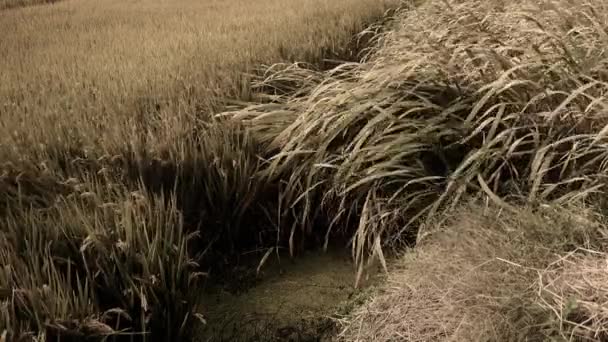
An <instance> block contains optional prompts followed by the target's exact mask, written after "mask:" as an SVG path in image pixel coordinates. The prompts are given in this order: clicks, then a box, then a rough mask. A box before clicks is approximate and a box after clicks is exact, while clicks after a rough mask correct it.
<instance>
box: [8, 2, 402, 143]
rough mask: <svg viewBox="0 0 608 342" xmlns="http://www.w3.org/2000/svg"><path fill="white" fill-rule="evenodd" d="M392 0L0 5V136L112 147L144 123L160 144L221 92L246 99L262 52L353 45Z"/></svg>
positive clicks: (312, 51) (273, 54)
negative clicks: (11, 7)
mask: <svg viewBox="0 0 608 342" xmlns="http://www.w3.org/2000/svg"><path fill="white" fill-rule="evenodd" d="M390 3H393V4H394V3H396V1H368V0H342V1H332V2H327V1H322V0H304V1H290V2H288V3H286V2H285V1H280V0H263V1H256V2H251V1H236V0H231V1H216V0H214V1H195V0H180V1H173V2H170V3H169V2H165V1H161V0H145V1H141V2H125V1H118V0H111V1H103V2H95V1H65V2H60V3H57V4H55V5H53V6H37V7H29V8H24V9H19V10H14V11H6V12H2V13H0V31H1V32H2V35H3V36H2V40H0V69H2V70H3V73H2V74H1V75H0V98H2V99H3V100H2V102H1V103H0V114H1V115H2V123H1V125H0V136H2V139H0V145H4V146H13V147H16V146H23V145H25V147H24V149H25V151H23V152H24V153H29V154H32V152H31V151H29V150H32V149H35V150H36V149H37V148H36V147H37V146H39V145H40V144H44V143H48V144H52V143H57V142H58V141H61V140H67V139H78V140H79V145H81V146H82V148H86V149H88V150H102V151H107V150H112V149H114V150H115V149H117V148H120V147H122V146H124V145H130V144H137V143H138V141H130V140H135V139H134V138H135V135H134V132H139V131H140V130H146V131H153V132H150V134H152V135H153V137H154V142H153V143H150V142H148V144H151V146H145V147H146V148H148V149H150V150H156V149H158V148H159V146H161V147H162V146H164V145H167V144H172V143H173V142H174V141H175V139H177V138H180V137H181V136H182V135H183V134H186V133H187V132H190V130H191V129H192V126H193V125H195V122H196V117H198V118H199V119H202V118H204V117H205V115H204V114H209V111H210V110H211V109H212V108H216V107H218V106H220V105H221V104H222V103H223V101H224V100H225V99H227V98H231V99H240V98H244V99H247V98H248V97H249V96H250V90H249V84H248V80H247V79H248V76H247V75H246V73H250V72H254V71H255V70H254V69H255V68H256V67H258V66H259V64H261V63H269V62H281V61H288V62H291V61H307V62H319V61H320V60H321V59H322V58H323V57H333V56H334V55H343V57H346V56H348V50H347V49H345V47H346V46H347V44H348V42H349V41H350V39H351V38H352V35H353V34H354V33H355V32H359V31H360V30H362V29H363V28H364V27H365V25H366V24H367V23H369V22H370V21H372V20H374V18H378V17H380V16H382V14H383V12H384V11H385V10H386V9H387V8H388V7H387V6H388V5H389V4H390ZM342 49H344V50H342ZM16 135H18V136H16ZM74 136H76V137H74ZM125 137H132V139H127V138H125Z"/></svg>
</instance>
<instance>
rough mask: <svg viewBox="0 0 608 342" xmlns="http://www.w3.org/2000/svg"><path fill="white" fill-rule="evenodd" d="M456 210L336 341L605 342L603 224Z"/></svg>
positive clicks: (587, 215)
mask: <svg viewBox="0 0 608 342" xmlns="http://www.w3.org/2000/svg"><path fill="white" fill-rule="evenodd" d="M458 209H459V210H456V211H454V212H451V213H450V214H449V215H448V216H447V217H443V218H442V219H443V220H442V221H443V222H441V221H439V220H438V221H436V222H435V223H434V224H433V225H432V227H429V235H427V236H426V237H425V238H424V239H422V240H421V241H420V243H419V244H418V245H417V246H416V248H415V250H412V251H410V252H408V253H406V254H405V255H404V256H403V257H402V258H401V259H400V260H399V261H397V262H396V264H395V265H394V268H393V269H392V270H391V275H390V276H389V280H388V282H387V284H386V286H385V287H384V288H383V290H382V291H381V292H378V293H376V295H375V296H373V297H372V299H371V300H370V301H368V303H366V304H365V305H364V306H362V307H360V308H358V309H357V310H356V313H354V314H353V315H352V316H351V317H350V318H349V320H346V321H344V323H347V324H345V326H344V330H343V331H342V333H341V335H340V339H339V340H341V341H412V342H418V341H420V342H422V341H605V338H606V325H605V323H606V318H607V315H606V310H605V299H606V296H607V295H608V289H607V288H606V286H605V281H606V280H607V277H608V272H606V268H605V267H606V263H605V262H606V257H607V256H608V254H606V252H607V251H608V249H607V248H608V245H606V241H605V240H603V238H602V237H603V236H605V234H606V233H608V227H606V226H605V225H604V224H603V223H602V222H601V221H600V220H601V216H599V214H597V213H594V212H593V211H592V210H585V209H583V208H581V207H568V208H565V207H557V206H555V207H551V206H543V207H541V208H537V209H531V208H529V207H528V208H526V207H518V208H517V209H516V211H515V212H507V211H504V210H502V209H500V208H497V207H496V206H490V207H485V206H483V205H479V204H477V205H473V206H464V207H460V208H458ZM577 247H578V249H577ZM592 249H593V250H592Z"/></svg>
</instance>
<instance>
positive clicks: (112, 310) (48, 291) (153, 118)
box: [0, 0, 394, 342]
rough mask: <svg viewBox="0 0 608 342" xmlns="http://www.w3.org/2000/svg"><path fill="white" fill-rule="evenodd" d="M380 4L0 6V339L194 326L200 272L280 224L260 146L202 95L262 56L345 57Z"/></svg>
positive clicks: (154, 337) (141, 335)
mask: <svg viewBox="0 0 608 342" xmlns="http://www.w3.org/2000/svg"><path fill="white" fill-rule="evenodd" d="M390 3H393V4H394V2H384V1H380V2H378V1H367V0H344V1H337V2H336V1H333V2H326V1H319V0H306V1H292V2H289V3H286V2H284V1H275V0H264V1H262V2H259V1H258V2H247V1H245V2H244V1H203V2H201V1H190V0H185V1H177V2H171V3H167V2H163V1H157V0H146V1H143V2H137V3H132V2H124V1H104V2H90V1H65V2H60V3H58V4H56V5H54V6H48V7H47V6H37V7H28V8H22V9H14V10H11V11H3V12H0V31H2V38H1V39H0V69H1V70H3V72H2V73H0V98H2V100H1V101H0V159H2V162H1V164H0V191H1V193H0V247H2V248H0V265H1V266H2V268H0V336H1V337H0V340H2V341H3V342H4V341H5V340H9V341H34V340H36V341H56V340H58V339H60V340H61V341H81V340H83V339H88V340H91V341H101V340H106V339H108V338H109V339H110V340H114V341H121V340H129V341H161V340H162V341H165V340H171V341H173V340H176V339H177V340H188V339H192V338H194V336H192V331H193V329H192V328H193V327H194V325H195V324H198V323H199V322H202V321H204V320H203V319H202V316H201V313H200V312H195V311H194V307H195V305H196V303H197V301H198V298H197V297H198V296H199V291H197V284H198V280H199V279H200V278H201V276H202V273H201V271H203V270H206V269H207V267H208V266H209V265H211V264H213V263H214V262H215V261H216V259H214V258H216V257H217V258H219V257H224V255H225V254H232V253H233V252H234V253H236V252H239V251H242V250H243V248H245V247H251V246H252V245H253V247H257V246H256V245H255V244H256V243H258V242H260V243H264V245H267V244H269V241H271V242H270V243H272V244H274V243H276V239H277V238H276V236H277V234H276V228H275V226H274V224H275V222H274V221H275V219H274V218H275V217H276V215H275V213H274V211H276V208H275V206H274V205H270V204H269V203H274V202H276V198H277V196H278V195H277V192H276V190H275V189H274V184H271V183H268V182H265V181H263V179H262V178H261V177H259V173H260V171H261V169H263V166H264V165H265V162H264V159H263V158H262V157H263V156H264V155H265V154H266V153H267V152H266V151H265V150H264V149H263V146H262V145H260V144H258V143H257V141H256V140H255V139H254V138H253V137H252V134H251V133H249V132H247V131H245V130H244V129H243V127H242V125H239V124H230V123H224V122H219V121H216V120H213V119H211V115H210V114H211V113H212V110H214V109H215V108H218V107H220V106H223V105H225V104H226V103H225V101H226V99H228V98H230V99H231V100H236V101H237V102H238V100H244V99H250V98H251V97H250V95H251V90H250V89H249V87H250V84H249V83H248V81H247V79H248V78H249V77H251V76H250V75H249V73H255V72H257V70H256V68H257V66H259V64H261V63H271V62H280V61H284V62H291V61H294V60H302V61H307V62H310V63H320V62H322V61H321V60H322V58H324V57H335V56H341V57H346V58H354V57H355V54H354V53H355V51H354V50H351V49H353V48H356V46H355V45H356V42H352V41H351V39H352V34H353V33H354V32H355V31H358V30H361V29H362V28H363V27H364V25H365V23H367V22H370V21H372V20H375V18H378V17H380V16H382V15H383V13H384V11H385V10H386V9H387V6H388V5H389V4H390ZM353 44H355V45H353ZM351 53H353V54H352V55H351ZM269 222H270V223H269ZM218 250H219V251H220V252H218ZM203 266H204V267H205V268H203Z"/></svg>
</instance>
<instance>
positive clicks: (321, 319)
mask: <svg viewBox="0 0 608 342" xmlns="http://www.w3.org/2000/svg"><path fill="white" fill-rule="evenodd" d="M259 260H260V258H259V257H252V258H251V260H249V262H248V263H246V264H245V265H241V266H239V267H234V269H232V270H231V272H230V274H231V275H229V276H227V275H223V277H221V278H219V279H215V280H213V278H212V277H211V278H210V280H209V282H207V283H206V284H205V286H204V289H203V291H204V292H205V293H204V295H203V300H202V301H201V303H200V309H199V310H200V311H201V312H204V313H205V314H204V316H205V319H206V321H207V325H206V326H205V327H204V328H202V329H201V331H200V333H198V334H197V335H198V336H199V338H198V339H197V340H198V341H201V342H202V341H293V342H304V341H332V340H333V339H334V337H335V336H336V334H337V333H338V332H339V327H338V324H337V323H336V319H339V318H340V316H342V315H344V314H346V313H348V311H350V310H351V309H352V308H353V307H355V306H356V305H357V304H359V303H360V302H361V301H362V300H363V299H364V298H365V297H366V295H367V294H368V293H369V292H370V290H371V288H372V287H373V285H374V284H376V283H377V282H378V281H379V280H380V279H381V277H382V274H381V273H380V272H378V271H377V270H376V269H373V270H370V272H369V273H368V277H367V279H366V280H365V281H364V282H363V285H360V286H359V288H358V289H355V287H354V284H355V274H356V273H355V267H354V265H353V263H352V260H351V258H350V255H348V254H347V253H345V252H344V251H343V250H342V251H328V252H322V251H311V252H307V253H306V254H304V255H301V256H299V257H297V258H295V259H290V258H289V257H288V256H280V258H279V256H277V255H276V254H274V253H273V254H272V255H271V256H270V258H269V259H267V261H266V262H265V263H264V265H263V267H262V268H261V270H260V273H259V274H257V272H256V268H257V266H258V264H259Z"/></svg>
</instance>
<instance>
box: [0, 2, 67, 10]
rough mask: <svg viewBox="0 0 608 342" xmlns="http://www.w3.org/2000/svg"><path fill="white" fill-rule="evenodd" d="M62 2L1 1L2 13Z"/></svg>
mask: <svg viewBox="0 0 608 342" xmlns="http://www.w3.org/2000/svg"><path fill="white" fill-rule="evenodd" d="M58 1H61V0H0V11H2V10H6V9H11V8H16V7H25V6H33V5H47V4H52V3H55V2H58Z"/></svg>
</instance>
